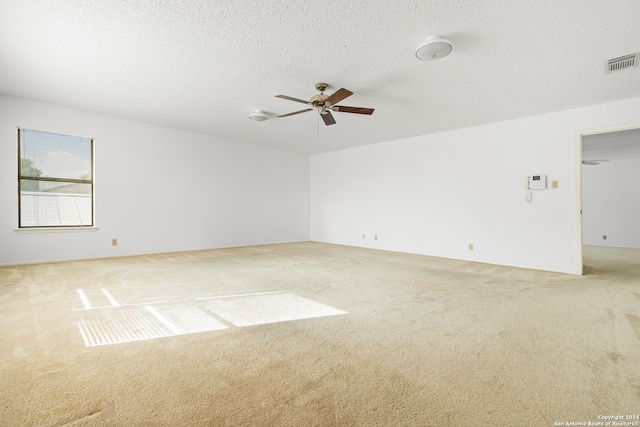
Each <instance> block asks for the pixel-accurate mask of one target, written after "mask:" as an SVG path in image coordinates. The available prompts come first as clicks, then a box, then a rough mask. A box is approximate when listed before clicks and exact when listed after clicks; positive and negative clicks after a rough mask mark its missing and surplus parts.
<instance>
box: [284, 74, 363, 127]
mask: <svg viewBox="0 0 640 427" xmlns="http://www.w3.org/2000/svg"><path fill="white" fill-rule="evenodd" d="M327 87H329V85H328V84H327V83H318V84H316V90H317V91H319V92H320V93H319V94H317V95H314V96H312V97H311V99H310V100H309V101H305V100H302V99H298V98H293V97H291V96H287V95H276V98H282V99H288V100H289V101H294V102H300V103H302V104H307V105H308V106H309V108H306V109H304V110H300V111H294V112H293V113H288V114H282V115H280V116H278V117H289V116H293V115H296V114H300V113H306V112H308V111H313V110H316V111H317V112H318V113H319V114H320V117H322V120H323V121H324V124H325V125H327V126H329V125H335V124H336V121H335V119H334V118H333V114H331V112H332V111H335V112H340V113H355V114H366V115H368V116H370V115H371V114H373V108H362V107H347V106H346V105H335V104H337V103H338V102H340V101H342V100H344V99H346V98H347V97H349V96H351V95H353V92H351V91H350V90H347V89H345V88H340V89H338V90H337V91H336V92H334V93H333V94H331V95H325V94H324V91H325V90H327Z"/></svg>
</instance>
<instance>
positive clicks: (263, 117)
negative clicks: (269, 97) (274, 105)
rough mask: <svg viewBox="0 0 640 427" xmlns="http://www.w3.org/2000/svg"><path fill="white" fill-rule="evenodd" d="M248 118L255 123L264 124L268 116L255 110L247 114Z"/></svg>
mask: <svg viewBox="0 0 640 427" xmlns="http://www.w3.org/2000/svg"><path fill="white" fill-rule="evenodd" d="M249 118H250V119H251V120H253V121H255V122H264V121H266V120H269V116H267V115H266V114H265V113H263V112H262V111H260V110H256V112H255V113H251V114H249Z"/></svg>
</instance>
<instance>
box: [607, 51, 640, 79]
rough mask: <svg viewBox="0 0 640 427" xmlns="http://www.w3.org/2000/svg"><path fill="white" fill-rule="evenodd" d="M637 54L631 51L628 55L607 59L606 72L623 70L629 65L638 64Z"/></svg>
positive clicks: (634, 65) (635, 65)
mask: <svg viewBox="0 0 640 427" xmlns="http://www.w3.org/2000/svg"><path fill="white" fill-rule="evenodd" d="M637 57H638V54H637V53H632V54H630V55H625V56H621V57H620V58H614V59H610V60H608V61H607V74H608V73H612V72H614V71H620V70H624V69H625V68H629V67H637V66H638V58H637Z"/></svg>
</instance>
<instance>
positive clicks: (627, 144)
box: [582, 129, 640, 162]
mask: <svg viewBox="0 0 640 427" xmlns="http://www.w3.org/2000/svg"><path fill="white" fill-rule="evenodd" d="M630 159H640V129H629V130H621V131H617V132H608V133H600V134H596V135H586V136H583V137H582V160H586V161H589V160H606V161H609V162H612V161H615V160H630Z"/></svg>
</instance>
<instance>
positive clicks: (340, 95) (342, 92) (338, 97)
mask: <svg viewBox="0 0 640 427" xmlns="http://www.w3.org/2000/svg"><path fill="white" fill-rule="evenodd" d="M351 95H353V92H351V91H350V90H346V89H345V88H340V89H338V90H337V91H336V92H334V93H333V94H332V95H331V96H329V97H328V98H327V99H326V100H325V102H328V103H329V104H331V105H335V104H337V103H338V102H340V101H342V100H343V99H345V98H348V97H350V96H351Z"/></svg>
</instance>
